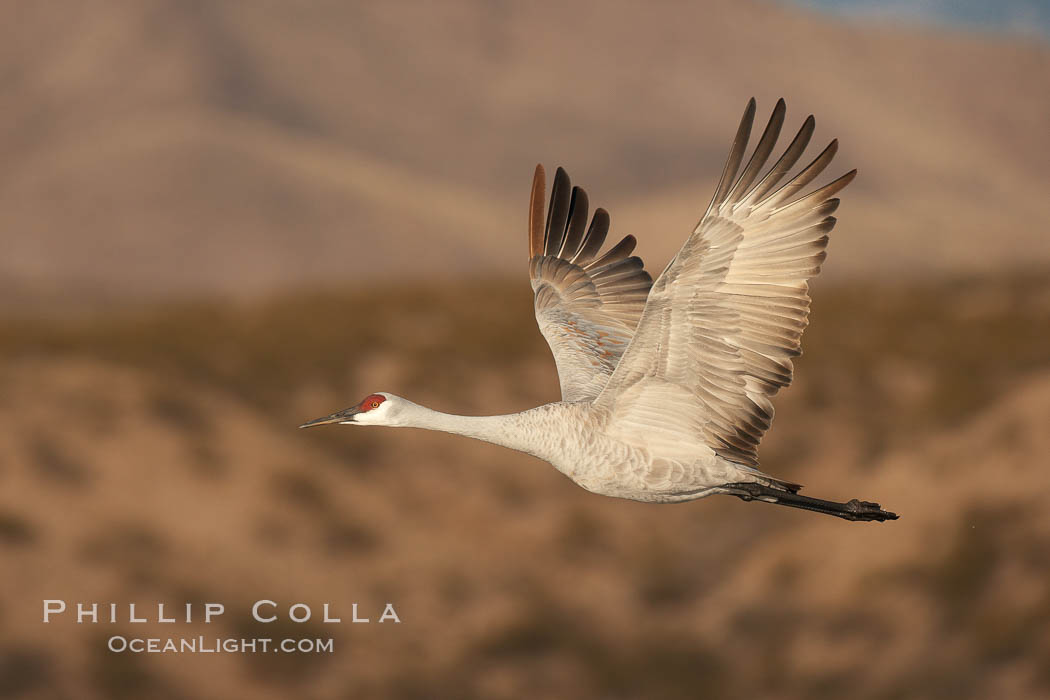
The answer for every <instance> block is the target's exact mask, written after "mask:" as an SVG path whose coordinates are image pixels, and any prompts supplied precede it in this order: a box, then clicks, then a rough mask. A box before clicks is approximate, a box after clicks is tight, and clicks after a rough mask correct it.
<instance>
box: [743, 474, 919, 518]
mask: <svg viewBox="0 0 1050 700" xmlns="http://www.w3.org/2000/svg"><path fill="white" fill-rule="evenodd" d="M725 492H726V493H728V494H730V495H733V496H736V497H737V498H740V499H743V500H745V501H763V502H765V503H775V504H777V505H781V506H791V507H792V508H802V509H803V510H812V511H814V512H816V513H824V514H825V515H834V516H835V517H836V518H843V519H844V520H855V521H856V520H861V521H869V520H877V521H879V522H882V521H884V520H896V519H897V517H898V516H897V514H896V513H891V512H889V511H886V510H883V509H882V507H881V506H879V504H878V503H872V502H870V501H858V500H857V499H856V498H854V499H853V500H851V501H847V502H846V503H839V502H837V501H825V500H823V499H820V498H810V497H808V496H800V495H799V494H797V493H793V492H791V491H784V490H781V489H777V488H773V487H771V486H763V485H762V484H755V483H743V484H729V485H728V486H726V491H725Z"/></svg>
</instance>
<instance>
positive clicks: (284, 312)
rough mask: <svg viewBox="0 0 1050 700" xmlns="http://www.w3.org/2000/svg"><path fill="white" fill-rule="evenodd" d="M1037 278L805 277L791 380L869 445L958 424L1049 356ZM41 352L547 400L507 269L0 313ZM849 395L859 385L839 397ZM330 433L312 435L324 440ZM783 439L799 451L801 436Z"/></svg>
mask: <svg viewBox="0 0 1050 700" xmlns="http://www.w3.org/2000/svg"><path fill="white" fill-rule="evenodd" d="M1048 280H1050V274H1048V273H1047V272H1046V271H1042V270H1040V271H1032V272H1028V273H1016V274H1013V275H1011V276H1010V277H1009V278H1001V277H978V278H964V279H957V280H954V281H949V282H943V281H940V282H934V283H922V282H915V283H912V284H901V285H900V286H895V287H887V286H884V285H878V284H875V283H861V284H850V285H842V284H839V285H837V286H831V285H824V284H822V283H819V282H818V284H817V288H816V290H815V291H814V294H813V296H814V297H815V301H814V303H813V310H812V317H811V326H810V328H809V329H808V330H807V333H806V336H805V338H804V342H803V348H804V351H805V354H804V355H803V357H801V358H799V359H798V360H797V361H796V369H797V371H798V374H799V375H800V376H801V381H800V382H799V383H798V387H799V388H798V389H795V390H797V391H799V392H801V398H802V400H803V401H804V402H805V403H806V404H807V405H809V406H811V407H813V408H814V409H820V408H822V407H835V410H846V411H851V412H853V413H854V415H851V416H850V418H851V419H853V420H854V421H858V422H863V423H864V425H865V429H866V431H867V432H866V440H867V441H868V444H869V448H870V452H871V456H877V454H878V453H880V452H882V451H884V450H885V449H887V448H890V447H892V446H894V445H895V444H898V443H899V442H900V441H902V440H908V439H910V438H913V437H915V436H917V435H920V434H923V433H925V432H927V431H929V430H930V429H934V428H938V427H944V426H947V425H951V424H953V423H956V422H958V421H959V420H960V419H962V418H964V417H965V416H967V415H970V414H971V413H972V412H973V411H974V410H976V409H978V408H980V406H981V405H982V404H984V403H986V402H988V401H990V400H991V399H992V398H994V397H995V396H996V395H998V394H999V393H1001V392H1002V391H1003V390H1006V389H1009V388H1010V387H1011V386H1012V383H1013V382H1015V381H1016V380H1017V379H1018V378H1019V377H1022V376H1024V375H1025V374H1026V373H1027V372H1029V371H1030V370H1032V369H1034V368H1037V367H1044V366H1047V365H1050V333H1048V332H1047V328H1048V326H1050V284H1048ZM42 355H48V356H56V355H57V356H84V357H91V358H97V359H101V360H106V361H111V362H114V363H118V364H121V365H125V366H132V367H139V368H143V369H146V370H149V371H150V372H152V373H159V374H161V375H164V376H167V377H170V378H172V379H175V380H182V379H186V380H194V381H201V382H204V383H207V384H209V385H211V386H215V387H217V388H221V389H223V390H225V391H226V392H228V393H230V394H232V395H234V396H237V397H239V398H240V399H242V400H245V401H248V402H250V403H252V404H254V405H256V406H258V407H259V408H261V409H262V410H263V411H264V412H265V413H266V414H268V415H270V416H272V417H274V418H276V419H279V420H281V421H292V422H294V421H297V420H302V419H304V416H301V415H295V414H293V413H292V412H291V411H289V397H290V396H292V395H293V394H294V393H295V391H296V390H297V389H300V388H302V387H304V386H320V387H326V388H328V389H330V390H331V391H333V392H335V393H338V394H339V395H341V396H344V397H345V399H346V401H347V402H348V403H349V402H350V401H353V400H356V399H357V398H359V396H360V395H364V394H365V393H367V392H369V391H374V390H376V389H388V388H389V389H391V390H397V387H376V386H373V385H371V384H369V383H366V382H368V381H369V380H368V378H367V377H360V376H357V375H356V374H355V373H354V371H353V369H354V368H355V367H361V366H364V367H368V366H370V365H371V364H372V363H374V362H376V361H379V360H384V361H387V362H388V363H389V364H390V365H393V366H397V367H398V368H399V371H400V372H402V373H403V374H401V375H399V382H398V383H399V385H401V386H404V387H410V388H412V389H415V390H422V391H424V392H426V393H427V394H429V395H430V396H433V395H441V396H443V397H445V398H446V399H447V401H445V405H446V406H448V407H452V406H454V405H455V404H457V403H459V404H462V403H463V402H468V403H469V399H470V398H471V397H470V393H471V392H472V391H473V388H474V387H476V386H477V381H478V379H477V376H476V374H477V371H478V370H479V368H484V369H485V370H486V371H491V372H497V373H500V374H501V382H503V383H504V388H506V389H509V390H510V393H511V394H512V395H513V396H516V397H517V399H516V400H519V401H522V402H528V401H537V400H541V401H542V400H555V399H556V398H557V397H556V396H547V397H540V398H537V396H536V388H535V387H534V386H533V385H532V382H531V380H530V377H529V376H528V375H526V374H523V373H515V372H514V371H512V370H513V369H514V368H517V367H520V366H521V365H522V364H523V363H525V362H528V361H536V362H549V364H550V371H551V372H552V373H553V372H554V366H553V362H552V361H550V360H549V352H548V350H547V348H546V345H545V344H544V341H543V339H542V337H541V336H540V334H539V332H538V331H537V329H536V327H535V323H534V322H533V319H532V296H531V291H530V289H529V287H528V285H526V284H523V283H521V282H520V281H513V282H510V281H507V282H504V281H488V282H473V283H464V284H462V285H432V286H426V285H420V286H402V287H396V288H388V287H382V288H367V289H347V290H333V291H328V292H323V293H309V294H307V293H303V294H298V295H291V296H287V297H281V298H277V299H273V300H270V301H266V302H261V303H255V304H234V303H216V302H186V303H181V304H172V305H168V306H162V307H151V308H148V309H144V310H137V311H128V312H123V313H116V314H107V315H88V316H82V317H78V318H73V319H57V318H48V319H17V318H7V319H0V358H3V359H5V360H12V359H17V358H19V357H39V356H42ZM909 383H910V385H909ZM172 386H173V387H177V386H178V384H177V383H175V384H173V385H172ZM858 396H862V397H866V398H865V400H863V401H854V400H850V399H853V398H855V397H858ZM873 406H879V407H880V410H877V411H874V410H870V408H871V407H873ZM522 407H524V403H523V405H522ZM334 408H341V406H338V407H335V406H334V407H333V409H334ZM479 408H481V409H482V410H483V407H479ZM152 409H153V411H154V412H155V413H156V414H157V415H158V416H160V417H162V418H164V419H165V420H166V421H168V422H170V423H172V424H174V425H176V426H179V427H181V428H182V429H184V430H186V431H188V432H192V433H197V434H202V433H205V432H206V431H207V430H209V429H210V426H209V424H208V422H207V418H206V417H204V416H202V415H200V413H199V412H198V411H197V409H196V408H195V407H194V406H193V405H192V397H188V396H186V395H185V393H180V392H179V391H178V389H177V388H172V389H170V390H165V393H158V394H157V395H156V396H155V397H153V400H152ZM887 409H889V410H887ZM330 434H331V433H324V432H323V431H317V432H316V433H314V435H313V437H314V439H317V440H320V441H322V442H324V441H325V439H326V438H325V436H327V435H330ZM788 442H790V438H789V437H788V438H787V439H785V440H783V441H782V443H783V444H786V443H788ZM789 452H791V453H792V454H794V455H796V456H797V457H802V456H804V455H803V454H802V452H804V446H802V445H791V450H789ZM41 465H42V466H41V468H42V469H47V470H49V471H51V472H53V473H54V474H55V475H56V477H60V478H64V479H76V478H77V477H76V475H77V469H76V465H75V464H73V463H71V462H69V461H68V460H67V459H66V458H64V457H63V456H62V455H61V454H60V453H58V452H53V453H50V454H48V455H42V456H41Z"/></svg>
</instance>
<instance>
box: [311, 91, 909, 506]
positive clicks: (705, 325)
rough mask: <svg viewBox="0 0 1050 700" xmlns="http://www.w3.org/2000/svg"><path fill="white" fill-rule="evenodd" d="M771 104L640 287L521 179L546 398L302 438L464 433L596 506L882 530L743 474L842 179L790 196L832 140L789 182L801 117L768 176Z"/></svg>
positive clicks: (556, 196) (368, 415) (805, 300)
mask: <svg viewBox="0 0 1050 700" xmlns="http://www.w3.org/2000/svg"><path fill="white" fill-rule="evenodd" d="M785 111H786V109H785V105H784V101H783V100H780V101H779V102H777V104H776V107H775V108H774V109H773V113H772V116H771V117H770V119H769V123H768V124H767V126H766V128H765V130H764V131H763V133H762V135H761V137H760V138H759V139H758V143H757V145H756V146H755V148H754V150H753V152H752V154H751V156H750V158H749V159H748V160H747V162H746V164H745V161H744V157H745V155H746V152H747V146H748V142H749V141H750V136H751V129H752V125H753V123H754V117H755V101H754V99H752V100H751V101H750V102H749V103H748V105H747V109H746V110H745V111H744V116H743V118H742V119H741V121H740V126H739V128H738V129H737V133H736V137H735V138H734V140H733V145H732V147H731V149H730V153H729V157H728V159H727V161H726V164H725V168H724V169H723V172H722V177H721V179H720V180H719V183H718V186H717V187H716V188H715V193H714V196H713V197H712V199H711V204H710V205H709V206H708V208H707V211H706V212H704V215H703V216H702V217H701V219H700V222H699V223H698V224H697V225H696V227H695V228H694V229H693V232H692V234H691V235H690V236H689V238H688V239H687V240H686V242H685V244H684V245H683V246H682V248H681V250H680V251H679V252H678V254H677V255H675V257H674V258H673V259H672V260H671V262H670V263H669V264H668V265H667V267H666V268H665V269H664V271H663V272H662V273H661V274H660V276H659V277H658V278H657V279H656V281H655V282H654V281H653V279H652V277H651V276H650V274H649V273H648V272H646V271H645V269H644V265H643V263H642V260H641V259H640V258H638V257H636V256H633V255H631V253H632V252H633V250H634V247H635V239H634V237H633V236H626V237H624V238H622V239H621V240H620V241H619V242H618V243H616V244H615V245H612V246H610V247H609V248H608V249H607V250H606V251H605V252H604V253H602V252H601V250H602V247H603V246H604V244H605V241H606V237H607V235H608V233H609V224H610V220H609V215H608V213H607V212H606V211H605V210H604V209H600V208H599V209H596V210H595V211H594V214H593V215H592V216H590V218H588V214H589V212H588V207H589V202H588V198H587V194H586V193H585V192H584V191H583V190H582V189H580V188H579V187H573V186H572V185H571V183H570V181H569V177H568V175H567V174H566V173H565V171H564V170H562V169H561V168H558V169H557V171H556V172H555V175H554V179H553V183H552V187H551V196H550V201H549V203H548V205H547V207H546V216H544V198H545V186H546V182H545V180H546V176H545V172H544V170H543V168H542V166H537V167H536V172H535V175H534V177H533V184H532V196H531V198H530V202H529V222H528V223H529V256H530V261H529V272H530V276H531V279H532V288H533V291H534V293H535V311H536V322H537V324H538V325H539V328H540V331H541V332H542V333H543V336H544V338H546V340H547V343H548V345H550V348H551V352H552V353H553V355H554V360H555V363H556V365H557V368H558V377H559V380H560V382H561V393H562V400H561V401H559V402H556V403H550V404H546V405H543V406H539V407H537V408H534V409H531V410H528V411H523V412H521V413H515V414H510V415H505V416H457V415H452V414H446V413H441V412H438V411H433V410H430V409H428V408H424V407H422V406H419V405H417V404H414V403H412V402H411V401H408V400H406V399H403V398H401V397H399V396H395V395H393V394H389V393H386V392H380V393H377V394H372V395H370V396H368V397H366V398H365V399H364V400H363V401H361V402H360V403H359V404H357V405H356V406H352V407H351V408H348V409H346V410H344V411H339V412H337V413H333V414H332V415H330V416H326V417H324V418H319V419H317V420H314V421H310V422H309V423H306V424H304V425H303V426H302V427H309V426H314V425H323V424H329V423H345V424H354V425H389V426H401V427H418V428H427V429H431V430H441V431H445V432H450V433H456V434H460V435H466V436H468V437H473V438H476V439H480V440H485V441H488V442H492V443H495V444H499V445H503V446H506V447H510V448H512V449H516V450H520V451H522V452H526V453H528V454H531V455H534V456H536V457H539V458H540V459H544V460H546V461H548V462H550V463H551V464H552V465H554V467H555V468H557V469H558V470H559V471H561V472H562V473H564V474H566V475H567V476H568V477H569V478H570V479H572V480H573V481H575V482H576V483H577V484H579V485H580V486H582V487H584V488H586V489H588V490H590V491H593V492H595V493H600V494H604V495H607V496H616V497H620V498H629V499H633V500H638V501H650V502H660V503H669V502H679V501H685V500H694V499H698V498H703V497H705V496H710V495H714V494H728V495H733V496H737V497H739V498H742V499H744V500H760V501H765V502H770V503H777V504H780V505H787V506H793V507H796V508H804V509H807V510H813V511H817V512H821V513H826V514H828V515H834V516H837V517H840V518H845V519H847V520H878V521H882V520H887V519H896V518H897V516H896V514H894V513H890V512H888V511H885V510H882V509H881V508H880V506H879V505H878V504H877V503H870V502H867V501H859V500H856V499H854V500H851V501H848V502H845V503H840V502H836V501H825V500H821V499H816V498H809V497H806V496H802V495H800V494H799V493H798V490H799V489H800V488H801V487H800V486H799V485H797V484H793V483H791V482H788V481H783V480H781V479H777V478H775V477H773V476H770V475H768V474H765V473H764V472H762V471H759V470H758V455H757V448H758V444H759V441H760V440H761V438H762V435H763V434H764V433H765V431H766V430H767V429H768V428H769V426H770V423H771V421H772V419H773V404H772V398H773V396H774V395H775V394H776V393H777V391H779V390H780V389H781V388H782V387H785V386H787V385H788V384H790V383H791V378H792V372H793V367H792V358H793V357H795V356H797V355H798V354H799V353H800V341H801V337H802V331H803V330H804V328H805V326H806V323H807V317H808V314H809V294H808V289H809V280H810V279H811V278H812V277H814V276H815V275H817V273H819V272H820V266H821V263H822V262H823V261H824V257H825V255H826V251H825V248H826V246H827V243H828V233H829V232H830V231H831V229H832V228H833V227H834V226H835V217H833V216H832V213H833V212H834V211H835V209H836V208H837V207H838V204H839V200H838V199H836V198H835V195H836V194H837V193H838V192H839V191H840V190H841V189H842V188H844V187H845V186H846V185H848V184H849V182H850V181H851V180H852V179H853V177H854V175H855V174H856V171H855V170H854V171H850V172H848V173H846V174H845V175H843V176H841V177H839V178H838V179H836V180H833V181H832V182H830V183H829V184H827V185H824V186H823V187H820V188H818V189H814V190H812V191H811V192H809V193H806V194H803V192H804V190H805V189H806V187H807V186H808V185H809V184H810V183H811V182H812V181H813V180H814V179H815V178H816V177H817V176H819V175H820V174H821V173H822V172H823V171H824V169H825V168H826V167H827V166H828V164H829V163H830V162H831V160H832V159H833V158H834V156H835V152H836V150H837V142H836V141H832V142H831V144H830V145H828V146H827V148H825V149H824V150H823V151H822V152H821V153H820V154H819V155H817V156H816V158H814V160H813V161H812V162H810V163H809V164H808V165H806V166H805V167H803V168H801V169H800V170H799V171H798V172H797V174H795V175H794V176H792V177H791V178H789V179H786V181H785V178H786V177H787V175H788V173H789V172H790V171H791V170H792V169H793V168H794V166H795V165H796V164H797V163H798V162H799V160H800V158H801V157H802V155H803V153H804V151H805V150H806V147H807V146H808V144H809V141H810V138H811V137H812V135H813V131H814V120H813V117H812V116H810V117H808V118H807V119H806V120H805V121H804V122H803V124H802V127H801V128H800V129H799V131H798V133H797V134H796V135H795V137H794V138H793V139H792V140H791V141H790V143H789V144H788V146H787V147H786V148H785V150H784V151H783V154H782V155H781V156H780V157H779V158H777V159H776V160H775V161H774V162H773V163H772V165H769V161H770V159H771V156H772V154H773V152H774V150H775V147H776V144H777V142H778V140H779V137H780V132H781V129H782V127H783V124H784V116H785Z"/></svg>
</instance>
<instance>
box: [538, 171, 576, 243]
mask: <svg viewBox="0 0 1050 700" xmlns="http://www.w3.org/2000/svg"><path fill="white" fill-rule="evenodd" d="M571 202H572V183H571V182H570V181H569V174H568V173H566V172H565V169H564V168H562V167H560V166H559V167H558V169H557V170H556V171H555V172H554V184H552V185H551V201H550V206H549V207H548V208H547V229H546V235H545V236H544V239H543V253H544V255H557V254H558V252H559V251H560V250H561V242H562V240H563V239H564V237H565V225H566V223H567V222H568V219H569V206H570V204H571Z"/></svg>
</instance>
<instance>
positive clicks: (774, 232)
mask: <svg viewBox="0 0 1050 700" xmlns="http://www.w3.org/2000/svg"><path fill="white" fill-rule="evenodd" d="M784 112H785V107H784V101H783V100H780V101H779V102H777V105H776V107H775V108H774V110H773V115H772V117H771V118H770V120H769V125H768V126H767V127H766V130H765V132H764V133H763V134H762V137H761V138H760V139H759V142H758V145H757V146H756V147H755V151H754V153H753V154H752V156H751V159H750V160H749V161H748V163H747V165H746V166H745V167H744V169H743V172H741V173H740V176H739V177H737V172H738V169H739V168H740V165H741V163H742V161H743V158H744V152H745V150H746V148H747V142H748V139H749V137H750V134H751V125H752V122H753V120H754V116H755V101H754V99H752V100H751V101H750V102H749V103H748V106H747V109H746V110H745V112H744V117H743V119H742V120H741V122H740V128H739V130H738V131H737V134H736V139H735V140H734V142H733V147H732V150H731V151H730V154H729V159H728V161H727V162H726V166H725V170H724V171H723V173H722V178H721V180H720V182H719V183H718V187H717V189H716V190H715V195H714V197H713V198H712V200H711V205H710V206H709V207H708V209H707V212H706V213H705V214H704V216H703V218H702V219H701V221H700V223H699V224H697V226H696V229H695V230H694V231H693V233H692V235H691V236H690V237H689V239H688V240H687V241H686V243H685V245H684V246H683V247H682V249H681V251H679V253H678V255H676V256H675V258H674V259H673V260H672V261H671V263H670V264H669V265H668V266H667V269H665V270H664V272H663V274H661V275H660V277H659V278H658V279H657V281H656V283H655V285H654V286H653V289H652V292H651V293H650V295H649V301H648V303H647V304H646V307H645V311H644V312H643V314H642V318H641V321H640V322H639V325H638V330H637V332H636V334H635V337H634V341H633V342H632V343H631V345H630V347H629V348H628V350H627V352H626V353H625V355H624V357H623V359H622V360H621V361H620V364H619V366H618V367H617V368H616V371H615V373H614V374H613V376H612V378H611V379H610V381H609V383H608V385H607V386H606V388H605V389H604V391H603V392H602V394H601V395H600V396H599V397H598V399H597V400H596V401H595V404H596V405H599V406H603V407H605V408H608V409H609V410H610V411H611V412H612V415H613V422H614V424H615V425H616V429H618V430H621V431H624V433H625V434H628V435H630V434H642V433H641V431H646V430H652V429H653V426H660V425H666V424H668V423H673V424H674V425H675V426H676V427H677V428H679V429H680V428H686V429H688V430H691V431H693V434H694V435H696V436H697V437H699V438H701V439H702V441H703V442H704V443H705V444H707V445H708V446H710V447H711V449H713V450H714V451H715V452H716V453H717V454H719V455H721V456H722V457H724V458H726V459H728V460H731V461H734V462H737V463H740V464H745V465H749V466H756V465H757V464H758V459H757V452H756V448H757V446H758V443H759V440H760V439H761V438H762V435H763V434H764V433H765V431H766V430H767V429H768V428H769V425H770V422H771V421H772V419H773V404H772V402H771V401H770V398H771V397H772V396H773V395H774V394H776V393H777V391H778V390H779V389H780V388H781V387H785V386H787V385H788V384H790V383H791V377H792V364H791V358H793V357H795V356H797V355H799V354H800V352H801V350H800V339H801V337H802V331H803V329H804V328H805V327H806V324H807V322H808V315H809V294H808V289H809V282H808V280H809V279H810V278H811V277H813V276H815V275H816V274H817V273H818V272H819V271H820V266H821V263H822V262H823V260H824V257H825V255H826V253H825V250H824V249H825V247H826V246H827V242H828V232H829V231H831V229H832V227H833V226H834V225H835V218H834V217H832V216H831V213H832V212H834V211H835V209H836V208H837V207H838V204H839V200H838V199H833V198H832V197H833V196H834V195H835V193H837V192H838V191H839V190H841V189H842V188H843V187H845V186H846V185H847V184H849V182H850V181H851V180H852V179H853V177H854V175H855V174H856V171H855V170H854V171H851V172H849V173H847V174H846V175H843V176H842V177H840V178H839V179H837V180H835V181H834V182H832V183H830V184H828V185H825V186H824V187H821V188H819V189H817V190H815V191H813V192H811V193H809V194H807V195H805V196H802V197H797V198H796V195H797V194H798V193H799V192H800V191H801V190H802V189H803V188H804V187H805V186H806V185H808V184H809V183H810V182H811V181H812V180H813V179H814V178H815V177H817V175H819V174H820V173H821V171H823V170H824V168H825V167H826V166H827V165H828V163H830V162H831V159H832V157H833V156H834V155H835V152H836V150H837V148H838V145H837V142H836V141H832V142H831V144H830V145H829V146H828V147H827V148H826V149H824V151H823V152H822V153H821V154H820V155H819V156H817V158H816V159H815V160H814V161H813V162H812V163H810V164H809V165H808V166H807V167H805V168H804V169H802V170H801V171H800V172H799V173H798V174H797V175H795V176H794V177H793V178H791V179H790V180H788V182H786V183H785V184H783V185H780V186H779V187H778V184H779V183H780V181H781V180H782V179H783V178H784V176H785V175H786V173H787V172H788V171H789V170H791V168H792V167H793V166H794V165H795V163H796V162H797V161H798V159H799V157H800V156H801V155H802V152H803V151H804V150H805V148H806V146H807V145H808V143H809V140H810V137H811V136H812V134H813V127H814V121H813V117H812V116H810V117H808V118H807V119H806V121H805V123H803V125H802V128H801V130H800V131H799V132H798V135H797V136H795V138H794V140H793V141H792V142H791V144H790V145H789V146H788V147H787V149H786V151H785V152H784V154H783V155H782V156H781V157H780V159H779V160H777V161H776V163H774V164H773V165H772V167H770V168H769V170H768V172H766V174H765V175H764V176H762V177H759V176H760V174H761V172H762V170H763V169H764V168H765V166H766V162H767V160H768V159H769V157H770V154H771V153H772V151H773V148H774V146H775V144H776V141H777V138H778V137H779V135H780V129H781V126H782V125H783V123H784ZM611 427H612V426H611ZM657 439H658V438H657Z"/></svg>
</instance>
